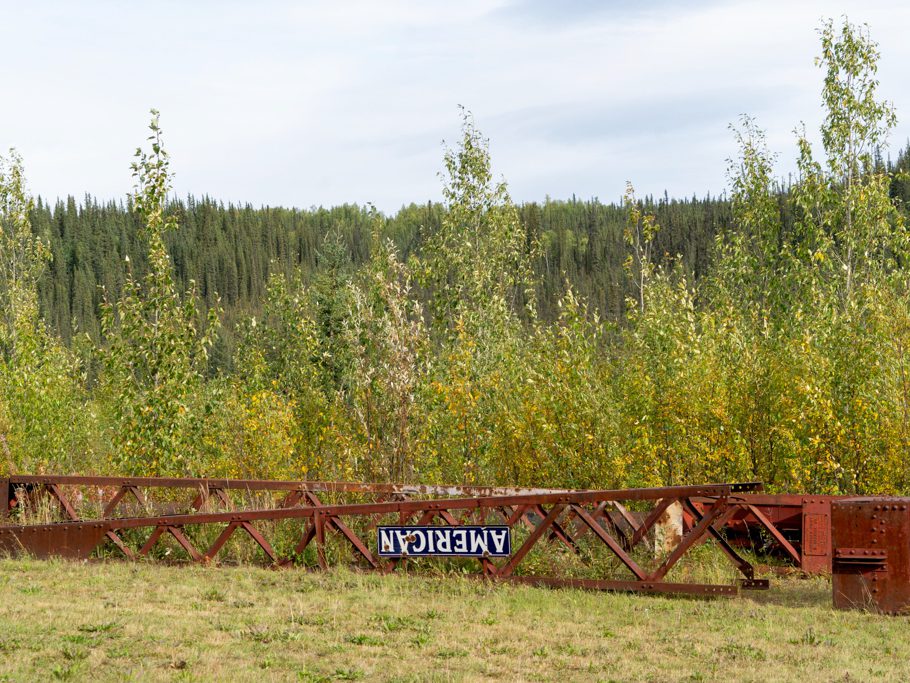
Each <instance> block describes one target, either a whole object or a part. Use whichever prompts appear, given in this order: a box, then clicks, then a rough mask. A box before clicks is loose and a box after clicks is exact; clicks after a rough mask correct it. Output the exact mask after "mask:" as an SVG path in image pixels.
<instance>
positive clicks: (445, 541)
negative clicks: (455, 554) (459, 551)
mask: <svg viewBox="0 0 910 683" xmlns="http://www.w3.org/2000/svg"><path fill="white" fill-rule="evenodd" d="M447 531H448V529H438V530H437V531H436V552H439V553H450V552H452V539H451V537H450V536H449V534H448V533H447Z"/></svg>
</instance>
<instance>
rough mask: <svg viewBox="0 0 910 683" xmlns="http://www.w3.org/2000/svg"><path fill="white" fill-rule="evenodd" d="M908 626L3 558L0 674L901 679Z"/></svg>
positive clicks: (908, 653) (561, 596)
mask: <svg viewBox="0 0 910 683" xmlns="http://www.w3.org/2000/svg"><path fill="white" fill-rule="evenodd" d="M908 678H910V622H908V620H907V619H906V618H894V617H882V616H877V615H873V614H867V613H862V612H839V611H835V610H833V609H832V608H831V607H830V586H829V584H828V583H827V582H826V581H824V580H820V579H814V580H804V581H799V580H793V579H791V580H780V581H775V587H774V589H773V590H772V591H770V592H768V593H765V594H758V593H753V594H750V595H747V596H746V597H744V598H740V599H734V600H715V601H701V600H692V599H677V598H662V597H653V596H634V595H621V594H606V593H588V592H582V591H573V590H545V589H535V588H527V587H518V586H509V585H495V586H494V585H488V584H483V583H478V582H476V581H472V580H468V579H464V578H460V577H458V576H433V577H429V576H405V575H393V576H376V575H368V574H356V573H352V572H349V571H345V570H334V571H331V572H328V573H324V574H322V573H308V572H305V571H302V570H290V571H272V570H268V569H260V568H255V567H239V568H238V567H234V568H214V567H196V566H185V567H175V566H163V565H153V564H145V563H138V564H130V563H126V562H107V563H104V562H100V563H90V564H79V563H66V562H39V561H33V560H0V680H22V681H34V680H47V679H51V680H88V679H91V680H97V681H104V680H143V681H144V680H199V681H208V680H231V681H246V680H250V681H252V680H256V681H270V680H275V681H284V680H300V681H350V680H364V681H475V680H502V681H522V680H524V681H538V680H553V681H611V680H616V681H630V680H631V681H714V680H734V679H735V680H740V681H775V680H793V681H845V682H846V681H869V680H894V681H904V680H908Z"/></svg>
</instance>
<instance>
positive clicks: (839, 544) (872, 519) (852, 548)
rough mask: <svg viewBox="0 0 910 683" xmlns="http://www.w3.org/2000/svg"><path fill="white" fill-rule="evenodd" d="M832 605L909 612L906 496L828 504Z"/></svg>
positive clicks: (909, 541)
mask: <svg viewBox="0 0 910 683" xmlns="http://www.w3.org/2000/svg"><path fill="white" fill-rule="evenodd" d="M831 536H832V540H833V549H834V550H833V553H834V571H833V576H832V588H833V593H834V606H835V607H838V608H840V609H872V610H875V611H878V612H884V613H887V614H908V613H910V498H848V499H844V500H837V501H835V502H834V503H833V504H832V505H831Z"/></svg>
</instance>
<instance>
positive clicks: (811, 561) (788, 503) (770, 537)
mask: <svg viewBox="0 0 910 683" xmlns="http://www.w3.org/2000/svg"><path fill="white" fill-rule="evenodd" d="M741 498H742V500H740V501H737V502H735V503H733V505H734V506H735V507H737V508H738V510H737V512H735V513H734V514H733V517H732V518H731V519H730V522H729V523H728V525H727V529H728V539H729V541H730V542H731V543H733V544H734V545H737V546H740V547H752V548H755V549H756V550H759V551H761V552H765V553H768V552H770V553H772V554H775V555H777V556H778V557H780V558H781V559H783V560H785V561H787V562H788V563H790V564H793V565H794V566H796V567H798V568H800V569H801V570H802V571H804V572H806V573H807V574H826V573H830V572H831V563H832V551H831V504H832V502H834V501H837V500H842V499H844V498H846V496H804V495H797V494H777V495H769V494H763V493H756V494H748V495H744V496H742V497H741ZM694 502H695V504H696V505H697V506H699V508H700V509H701V510H703V511H704V510H709V509H710V508H711V506H712V505H713V500H712V499H705V500H696V501H694ZM686 521H687V522H688V519H687V520H686Z"/></svg>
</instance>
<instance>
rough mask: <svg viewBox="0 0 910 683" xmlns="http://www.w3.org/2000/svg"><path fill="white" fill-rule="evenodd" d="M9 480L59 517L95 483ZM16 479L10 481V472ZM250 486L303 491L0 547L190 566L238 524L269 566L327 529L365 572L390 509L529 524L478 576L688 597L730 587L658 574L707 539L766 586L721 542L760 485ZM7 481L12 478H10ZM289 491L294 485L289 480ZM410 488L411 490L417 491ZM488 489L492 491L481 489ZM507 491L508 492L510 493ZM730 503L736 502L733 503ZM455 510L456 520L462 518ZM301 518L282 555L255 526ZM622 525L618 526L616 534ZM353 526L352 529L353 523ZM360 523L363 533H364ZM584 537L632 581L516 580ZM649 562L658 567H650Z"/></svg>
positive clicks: (83, 525)
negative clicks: (136, 536) (109, 547)
mask: <svg viewBox="0 0 910 683" xmlns="http://www.w3.org/2000/svg"><path fill="white" fill-rule="evenodd" d="M24 479H25V478H21V477H20V478H16V479H15V482H16V484H17V485H19V486H22V485H32V486H35V485H41V486H44V487H46V490H47V491H48V492H49V493H50V494H51V495H52V496H54V497H56V498H57V499H58V500H59V501H60V504H61V506H62V507H63V509H64V510H66V512H67V514H68V515H70V516H71V517H74V516H75V510H74V509H73V508H72V506H71V505H69V503H68V501H67V500H66V498H64V497H63V496H62V493H61V492H60V488H59V487H60V486H61V485H63V484H64V483H68V484H77V485H78V484H82V485H85V484H89V485H100V482H99V479H102V478H79V479H78V481H76V478H70V479H68V480H67V481H66V482H61V480H60V479H59V478H41V477H35V478H33V479H30V480H25V481H23V480H24ZM103 479H104V484H105V485H108V486H117V487H119V488H118V492H117V493H116V494H115V495H114V498H112V499H111V500H110V501H108V503H107V505H106V506H105V511H110V509H111V508H112V505H113V504H116V502H117V501H116V500H115V498H118V496H119V499H122V498H123V497H125V496H126V495H128V494H129V493H132V494H133V495H137V491H136V490H134V489H135V488H136V487H138V486H144V487H148V486H150V485H154V484H155V483H158V482H159V481H160V480H154V481H153V480H138V479H114V478H103ZM11 481H13V480H11ZM206 482H207V483H206V487H207V488H208V490H211V489H215V490H225V489H228V490H229V489H232V488H250V486H249V485H250V483H251V482H243V483H240V482H237V481H231V480H219V481H213V480H206ZM274 484H276V483H275V482H255V485H258V486H261V487H262V488H263V489H265V490H269V489H277V490H288V491H291V492H302V495H300V497H299V499H298V500H296V501H294V502H295V505H294V506H287V507H280V508H277V509H253V510H239V511H238V510H233V511H227V512H192V513H188V514H173V515H153V516H141V517H125V518H103V519H96V520H73V521H67V522H58V523H52V524H34V525H9V526H3V527H0V549H2V550H6V551H7V552H10V553H14V554H15V553H21V552H27V553H31V554H34V555H37V556H39V557H48V556H52V555H60V556H64V557H72V558H78V559H86V558H88V557H89V556H90V555H91V554H92V552H94V551H95V550H97V549H98V548H100V547H102V546H104V545H105V544H106V543H108V542H111V543H114V544H115V545H116V546H117V547H118V548H120V550H121V551H123V553H124V554H125V555H127V556H128V557H135V556H137V555H138V556H148V555H149V553H150V552H151V550H152V548H153V547H154V546H155V545H156V544H157V543H158V542H159V540H160V539H161V538H162V536H165V535H168V536H171V537H173V539H174V540H175V541H176V542H177V543H178V544H179V545H180V546H181V547H182V548H183V549H184V551H185V552H186V553H187V555H188V556H189V558H190V559H191V560H193V561H197V562H208V561H211V560H213V559H216V558H217V556H218V554H219V552H220V551H221V550H222V548H223V547H224V545H225V543H226V542H227V540H228V539H229V538H230V537H231V536H232V535H233V534H234V533H236V532H237V531H241V532H242V533H245V534H247V535H248V536H249V537H250V538H252V540H253V541H254V542H255V543H256V544H257V545H258V546H259V548H261V549H262V551H263V553H264V554H265V556H266V557H267V558H268V560H269V562H270V563H271V564H273V565H276V566H287V565H291V564H293V563H294V558H295V557H296V556H299V554H300V553H302V552H303V551H304V550H305V549H306V548H307V547H308V546H309V545H310V544H311V543H314V544H315V548H316V557H317V563H318V565H319V566H320V567H322V568H326V567H327V566H328V565H329V562H328V561H327V559H326V553H325V545H326V535H327V533H328V532H333V533H335V534H337V535H339V536H341V537H342V538H344V539H345V540H346V541H347V542H348V543H350V545H351V546H352V548H353V549H354V551H355V556H356V557H358V558H359V561H360V564H361V565H363V566H364V567H365V568H368V569H372V570H377V571H383V572H388V571H392V570H394V569H396V568H397V567H399V566H402V564H403V561H402V558H397V559H394V560H382V559H380V558H377V557H376V556H374V555H373V553H372V552H371V550H370V546H369V543H368V542H367V541H366V540H365V534H366V533H368V530H370V529H372V528H374V527H375V526H376V524H378V523H379V521H380V520H381V519H382V518H386V519H387V518H388V517H389V516H397V518H398V520H399V522H400V523H401V524H404V523H405V522H407V521H408V520H414V519H416V520H417V523H418V524H431V523H434V524H439V523H441V524H446V525H451V526H461V525H467V524H470V523H472V522H476V521H480V522H481V523H483V522H485V521H486V519H487V518H488V517H489V516H491V515H493V516H499V517H501V518H502V520H503V522H504V523H505V524H506V525H508V526H509V527H514V526H515V525H518V524H521V525H523V526H524V527H527V530H528V535H527V536H526V537H525V538H524V540H523V541H522V542H521V543H520V544H519V545H518V546H517V547H515V548H514V549H513V551H512V554H511V555H510V556H509V557H507V558H505V559H504V560H502V561H500V562H499V563H496V562H494V561H493V560H492V559H490V558H488V557H483V558H479V565H480V566H479V570H478V574H477V575H478V576H481V577H486V578H491V579H496V580H510V581H519V582H530V583H538V584H542V585H576V586H582V587H586V588H599V589H605V590H635V591H645V592H673V593H696V594H703V595H734V594H736V593H737V589H738V587H737V586H736V585H705V584H679V583H670V582H666V581H664V578H665V577H666V576H667V574H668V573H669V572H670V570H671V569H672V568H673V567H674V566H675V565H676V564H677V563H678V562H679V560H680V559H681V558H682V557H683V556H684V555H685V554H686V553H687V552H689V551H690V550H691V549H692V548H694V547H696V546H698V545H700V544H701V543H703V542H704V541H706V540H708V539H711V538H713V539H714V540H715V541H716V542H717V543H718V545H719V546H720V547H721V549H722V550H723V552H724V553H725V554H726V555H727V556H728V557H729V558H730V560H731V561H732V562H733V564H734V566H735V567H736V569H737V570H738V571H739V572H740V573H741V574H742V576H743V577H744V578H743V580H742V581H741V582H740V585H741V586H742V587H745V588H766V587H767V582H763V581H759V580H755V579H754V575H753V570H752V566H751V565H750V564H749V563H748V562H746V561H745V560H744V559H743V558H742V557H740V556H739V555H738V554H737V553H736V551H735V550H734V549H733V548H732V547H731V546H730V545H729V544H728V543H727V542H726V540H725V538H724V536H723V534H722V530H723V529H724V528H725V525H726V524H727V523H728V522H729V520H730V519H731V518H732V517H733V515H734V514H735V512H736V511H737V509H738V508H737V506H736V504H738V503H741V502H742V501H743V498H742V494H744V493H746V492H749V491H755V490H760V487H761V485H760V484H758V483H747V484H714V485H706V486H681V487H662V488H646V489H624V490H613V491H609V490H608V491H565V490H563V491H552V490H550V491H539V490H535V491H530V492H529V491H528V490H525V492H522V493H514V492H512V493H510V494H506V495H476V494H475V495H471V494H473V493H474V491H472V490H470V489H468V488H463V487H427V488H424V489H423V490H424V491H426V490H429V491H431V492H432V493H449V494H451V493H453V492H454V491H456V490H457V492H458V493H459V494H461V495H469V496H470V497H464V498H446V499H424V500H395V501H385V502H369V503H347V504H328V505H326V504H323V503H322V502H321V501H320V500H319V498H318V497H317V496H316V493H315V492H314V491H313V490H312V488H316V487H318V486H320V485H322V486H323V488H324V489H325V490H329V491H338V490H344V491H354V492H367V493H376V492H377V490H376V489H377V488H379V489H381V490H380V491H379V493H383V494H402V493H404V491H403V489H405V488H406V487H398V486H396V485H378V486H376V487H372V486H370V485H361V484H342V483H331V482H330V483H317V484H316V486H313V485H312V484H308V483H305V482H278V483H277V484H279V485H278V486H275V485H274ZM10 485H11V486H12V485H13V484H12V483H11V484H10ZM164 485H165V486H168V485H173V486H175V487H177V488H189V487H199V486H200V483H199V480H165V482H164ZM292 485H293V486H296V487H297V488H293V486H292ZM414 488H417V487H414ZM483 490H484V491H485V492H488V491H489V490H490V489H483ZM512 491H514V490H512ZM703 498H710V499H711V500H712V501H713V504H712V505H711V507H710V509H709V510H707V511H705V512H704V513H702V512H701V511H700V510H699V509H698V507H697V506H695V505H694V504H693V499H703ZM633 501H634V502H636V503H639V504H640V503H642V502H649V501H650V502H653V503H654V508H653V509H652V512H651V514H643V513H638V514H637V515H636V514H633V513H630V512H629V511H628V510H627V509H626V508H625V506H624V505H623V503H629V502H633ZM668 501H669V503H672V502H678V503H679V504H680V505H682V506H684V507H685V508H686V509H687V510H688V511H689V514H690V516H691V517H692V519H693V522H694V523H693V524H692V525H691V527H690V528H689V530H688V531H687V532H686V533H685V534H684V535H683V536H682V538H681V539H680V540H679V542H678V544H677V545H676V546H675V547H674V548H673V549H672V550H671V551H670V552H669V554H668V555H667V556H666V557H665V558H662V559H660V558H658V561H657V563H656V566H647V567H646V566H643V565H642V564H640V562H639V561H637V560H636V559H635V557H633V555H632V551H633V550H635V547H636V546H637V545H638V544H639V543H641V542H642V541H643V540H644V538H645V537H646V536H647V535H648V533H649V532H650V531H651V530H652V529H653V527H654V525H655V524H656V522H657V520H658V517H659V516H660V513H661V512H662V510H663V509H665V508H666V507H667V505H668V504H669V503H668ZM734 503H736V504H734ZM459 515H460V516H459ZM280 520H299V521H300V522H301V527H300V528H299V530H298V534H299V536H298V538H299V540H298V542H297V544H296V546H295V548H294V551H293V552H292V553H290V554H289V556H286V557H280V556H279V555H278V554H277V553H276V551H275V549H274V547H273V544H272V543H271V542H270V541H269V540H268V539H267V538H266V535H265V534H264V533H263V531H262V530H261V529H260V528H258V527H257V526H256V523H257V522H263V521H270V522H275V521H280ZM197 525H215V526H216V527H218V528H220V533H219V535H218V537H217V539H216V540H215V541H214V543H212V544H211V545H210V547H209V548H207V549H206V550H204V551H200V550H199V549H197V548H196V547H195V545H194V544H193V542H192V540H191V539H190V538H189V537H188V536H187V534H186V533H185V529H186V527H187V526H197ZM623 525H625V526H626V529H625V530H623V529H622V527H623ZM137 529H138V530H148V531H150V534H149V535H148V536H147V537H145V541H144V542H143V543H142V545H141V547H139V548H138V549H137V548H131V547H129V546H128V545H127V544H126V543H125V542H124V541H123V532H127V531H129V530H137ZM355 529H356V531H355ZM363 529H366V530H367V531H364V530H363ZM583 533H590V534H591V535H592V536H593V539H594V540H593V543H594V544H596V545H598V546H599V547H600V548H601V549H605V550H606V551H607V552H608V553H609V554H610V555H612V556H613V557H615V558H616V559H618V560H619V562H620V563H621V564H622V565H623V566H624V567H625V569H626V570H628V572H629V573H630V574H631V576H630V579H629V580H619V581H616V580H601V579H577V578H570V577H564V576H558V575H553V576H521V575H516V570H517V569H518V568H519V565H520V564H521V563H522V561H523V560H524V559H525V558H526V556H527V555H528V553H529V552H530V551H531V550H532V549H533V548H534V547H535V546H536V545H537V544H538V543H540V542H541V541H542V540H543V541H544V542H548V543H556V542H558V543H560V544H563V545H565V546H566V547H567V548H568V549H570V550H571V551H574V552H578V547H577V539H578V538H579V537H580V536H581V535H582V534H583ZM651 564H654V563H651Z"/></svg>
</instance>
